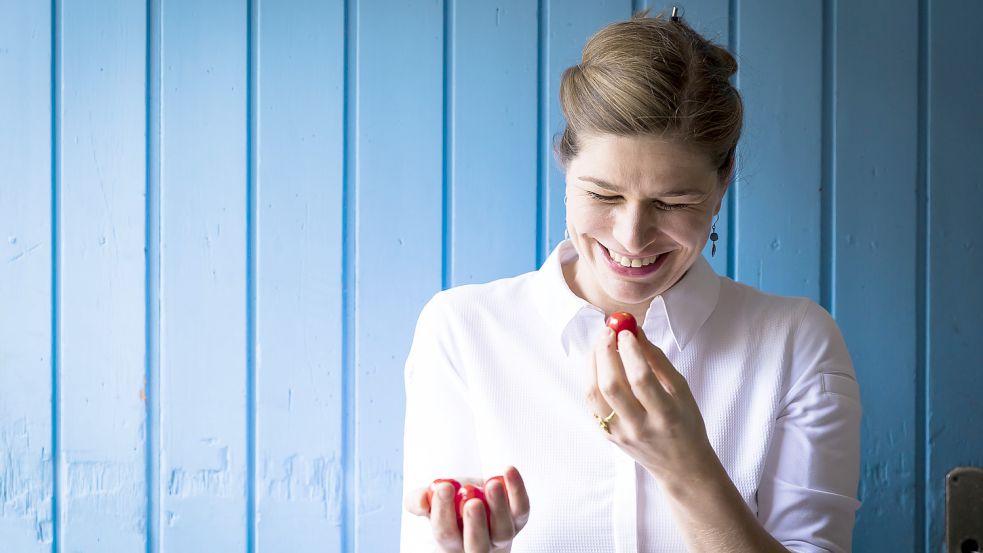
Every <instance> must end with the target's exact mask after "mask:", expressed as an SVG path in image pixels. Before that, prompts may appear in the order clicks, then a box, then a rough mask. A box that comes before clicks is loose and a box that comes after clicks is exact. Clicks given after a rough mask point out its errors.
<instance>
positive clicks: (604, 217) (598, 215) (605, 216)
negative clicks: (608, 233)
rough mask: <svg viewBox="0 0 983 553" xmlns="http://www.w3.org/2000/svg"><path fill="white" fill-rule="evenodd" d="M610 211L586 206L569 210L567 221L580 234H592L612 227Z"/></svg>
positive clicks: (573, 207) (572, 207)
mask: <svg viewBox="0 0 983 553" xmlns="http://www.w3.org/2000/svg"><path fill="white" fill-rule="evenodd" d="M610 219H611V218H610V213H609V210H606V209H603V208H591V207H585V206H576V207H575V206H571V208H568V209H567V220H568V221H569V222H570V223H571V224H572V225H573V228H574V230H575V231H576V232H577V233H578V234H590V233H592V232H597V231H600V230H603V229H605V228H609V227H610Z"/></svg>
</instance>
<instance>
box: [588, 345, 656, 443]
mask: <svg viewBox="0 0 983 553" xmlns="http://www.w3.org/2000/svg"><path fill="white" fill-rule="evenodd" d="M621 334H622V335H625V334H631V332H629V331H627V330H625V331H622V332H621ZM597 387H598V389H600V390H601V395H602V396H604V399H605V401H607V402H608V404H609V405H611V408H612V409H614V410H615V411H616V412H617V413H618V416H619V417H621V419H622V420H623V421H625V422H628V423H630V424H637V423H638V422H640V421H641V419H643V418H644V417H645V409H643V408H642V404H641V403H639V402H638V399H637V398H636V397H635V394H633V393H632V390H631V385H630V384H629V383H628V377H627V376H626V375H625V367H624V365H623V364H622V363H621V356H620V355H618V349H617V341H616V338H615V335H614V331H608V333H607V338H606V340H605V342H604V347H603V349H601V350H599V351H598V352H597ZM601 416H602V417H603V416H607V413H601Z"/></svg>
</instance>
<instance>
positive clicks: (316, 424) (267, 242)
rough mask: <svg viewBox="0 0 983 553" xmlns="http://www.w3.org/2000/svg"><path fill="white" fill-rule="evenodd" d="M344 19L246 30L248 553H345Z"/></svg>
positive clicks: (263, 22) (279, 17) (317, 18)
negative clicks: (252, 280) (251, 56)
mask: <svg viewBox="0 0 983 553" xmlns="http://www.w3.org/2000/svg"><path fill="white" fill-rule="evenodd" d="M343 9H344V6H343V5H342V4H339V3H323V2H315V1H312V0H292V1H290V2H279V1H278V2H260V3H259V12H258V18H257V19H256V20H255V21H254V25H258V28H257V36H258V37H259V41H258V44H254V46H253V47H254V48H255V49H257V53H258V56H259V58H258V59H259V63H258V70H259V72H258V74H257V75H255V76H254V79H256V81H257V98H256V105H257V113H256V128H257V131H258V132H257V138H256V152H257V158H256V168H257V176H256V187H257V190H256V200H257V201H256V207H257V210H258V211H257V219H256V226H257V250H256V259H257V261H256V263H257V283H256V287H257V299H256V301H257V304H256V315H257V322H256V338H257V344H258V348H257V350H258V351H257V360H256V378H257V413H256V421H257V469H258V471H259V473H258V475H257V492H256V493H257V510H258V513H257V517H258V522H257V524H258V531H257V532H258V533H257V546H258V547H257V550H258V551H296V552H304V551H310V552H314V551H342V542H341V539H342V534H341V532H342V527H341V524H342V502H343V496H342V439H343V436H342V420H343V413H342V396H343V394H344V390H343V386H342V366H341V360H342V354H341V338H342V334H341V328H342V321H341V319H340V318H339V314H340V313H341V294H340V291H341V286H342V284H341V275H342V267H341V261H342V258H341V255H342V252H341V247H342V205H343V203H342V185H343V182H342V178H343V174H342V163H343V155H344V145H343V143H342V140H343V131H344V129H343V124H344V121H343V116H344V113H343V108H344V96H343V95H344V13H343Z"/></svg>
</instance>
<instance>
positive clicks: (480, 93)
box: [445, 0, 538, 285]
mask: <svg viewBox="0 0 983 553" xmlns="http://www.w3.org/2000/svg"><path fill="white" fill-rule="evenodd" d="M536 16H537V13H536V4H535V3H533V2H528V1H524V0H502V1H499V2H492V3H477V2H458V3H457V4H456V5H455V9H454V14H453V18H452V19H451V20H450V21H449V29H448V31H447V32H448V34H449V37H448V38H449V40H450V44H451V48H450V51H449V52H448V55H449V59H448V60H447V62H446V63H447V64H448V67H449V70H450V73H449V74H448V75H446V76H445V79H448V81H449V83H448V84H449V92H450V97H449V98H448V102H449V104H448V106H447V109H448V110H450V111H449V113H448V115H447V117H448V118H449V121H448V126H449V131H450V133H449V136H448V137H446V140H447V141H448V146H449V147H448V151H447V152H446V153H445V156H446V159H445V162H446V163H448V167H449V169H450V172H449V177H448V178H449V179H450V182H449V183H448V187H449V188H451V189H452V194H451V198H452V202H451V206H450V209H451V214H450V222H451V225H450V227H451V228H449V229H448V230H447V232H449V233H451V234H452V236H451V244H452V251H451V252H450V253H451V256H452V257H451V260H450V261H451V279H450V282H449V283H448V284H450V285H458V284H467V283H473V282H487V281H490V280H494V279H496V278H501V277H505V276H512V275H516V274H519V273H524V272H526V271H530V270H533V269H535V268H536V241H535V236H536V200H537V198H536V176H537V175H536V170H537V167H536V155H537V153H536V109H537V104H536V102H537V99H536V94H537V83H538V80H537V75H536V70H537V67H536V59H537V54H536V47H537V43H536V41H537V19H536Z"/></svg>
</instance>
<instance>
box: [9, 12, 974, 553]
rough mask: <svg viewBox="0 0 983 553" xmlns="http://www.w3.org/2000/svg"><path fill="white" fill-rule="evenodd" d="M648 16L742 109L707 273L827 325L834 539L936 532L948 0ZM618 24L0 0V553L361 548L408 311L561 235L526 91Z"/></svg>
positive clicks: (963, 75) (947, 425) (396, 458)
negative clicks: (840, 531) (853, 378)
mask: <svg viewBox="0 0 983 553" xmlns="http://www.w3.org/2000/svg"><path fill="white" fill-rule="evenodd" d="M679 5H680V7H681V8H682V10H683V16H684V17H685V18H686V19H687V20H688V21H689V22H690V23H691V24H692V25H693V26H694V27H695V28H696V29H698V30H699V31H701V32H703V33H705V34H706V35H708V36H710V37H712V38H714V39H715V40H716V41H718V42H719V43H721V44H724V45H727V46H729V47H730V48H731V50H732V51H734V52H735V54H736V56H737V59H738V62H739V64H740V68H741V69H740V71H739V73H738V75H737V76H736V77H735V78H734V83H735V84H736V85H737V86H738V88H739V89H740V90H741V91H742V93H743V95H744V99H745V106H746V119H745V125H746V127H745V134H744V137H743V139H742V142H741V144H740V146H739V148H738V170H737V179H736V181H735V182H734V183H733V185H732V188H731V189H730V191H729V193H728V196H727V199H726V201H725V204H724V207H723V209H722V211H721V214H720V220H719V222H718V225H717V231H718V233H720V235H721V240H720V243H719V244H718V250H717V255H716V256H715V257H713V258H712V259H711V264H712V265H713V267H714V268H715V269H716V270H717V272H718V273H720V274H724V275H728V276H730V277H732V278H735V279H737V280H739V281H741V282H745V283H748V284H751V285H753V286H756V287H759V288H761V289H762V290H764V291H767V292H773V293H779V294H786V295H796V296H805V297H808V298H811V299H813V300H816V301H818V302H820V303H821V304H822V305H823V306H824V307H826V308H827V309H829V310H831V311H832V312H833V314H834V316H835V317H836V319H837V322H838V323H839V325H840V327H841V328H842V330H843V333H844V335H845V338H846V341H847V343H848V345H849V347H850V350H851V353H852V355H853V358H854V361H855V365H856V368H857V373H858V378H859V380H860V384H861V390H862V394H863V400H864V408H865V416H864V421H863V461H862V481H861V485H860V489H859V492H860V496H861V499H862V500H863V506H862V507H861V510H860V512H859V515H858V519H857V521H858V522H857V526H856V531H855V536H856V540H855V541H856V544H855V545H856V547H855V549H856V550H857V551H868V550H871V551H873V550H891V551H937V550H939V549H940V548H941V543H942V538H943V531H944V521H943V514H944V513H943V499H944V497H943V493H942V490H943V489H944V488H943V484H944V480H943V479H944V475H945V473H946V472H948V471H949V470H950V469H951V468H953V467H955V466H959V465H977V466H979V465H983V449H981V448H980V447H979V445H978V444H980V443H983V434H981V432H983V431H981V428H980V427H979V425H975V424H973V421H975V420H976V419H977V418H978V416H977V415H978V413H980V412H983V405H981V403H980V402H981V399H980V397H981V396H980V395H979V393H978V392H977V391H978V390H979V389H981V387H983V382H981V381H980V374H981V372H980V370H979V366H980V363H979V361H978V359H977V358H976V355H975V353H976V352H975V349H974V346H976V345H977V344H978V343H979V342H980V340H981V338H983V327H981V321H983V318H981V317H980V316H979V313H980V312H981V311H983V296H981V294H980V292H979V289H980V288H979V286H976V284H975V283H976V281H977V280H978V277H979V275H980V274H981V273H983V255H980V254H979V249H980V244H979V240H977V239H976V238H974V237H975V234H974V232H975V230H974V229H975V225H976V219H977V218H978V217H977V215H978V213H977V211H978V210H979V207H980V206H981V205H983V192H981V191H983V174H981V173H980V171H979V170H978V169H975V168H974V167H975V166H974V165H973V162H974V161H975V159H976V158H977V157H979V153H980V152H981V151H983V142H981V140H983V137H981V134H983V131H981V129H983V112H981V108H980V104H979V99H980V98H981V97H983V80H981V77H980V75H983V71H980V70H981V69H983V67H981V66H980V62H979V59H978V56H976V55H975V52H976V50H977V49H974V46H975V45H974V43H972V42H971V38H970V37H972V36H974V30H975V27H974V25H978V22H979V21H983V6H981V5H980V4H979V2H975V1H973V0H962V1H958V2H952V3H948V4H945V5H942V4H941V3H939V2H933V1H932V0H906V1H904V2H900V3H898V2H886V1H885V2H867V3H862V4H856V3H847V2H842V1H837V0H827V1H819V0H811V1H808V2H798V3H795V4H794V5H793V4H788V5H786V3H777V2H775V3H770V5H768V4H760V3H754V2H740V1H735V0H699V1H697V0H693V1H685V2H681V3H680V4H679ZM645 7H651V8H653V11H654V12H659V11H662V10H668V9H669V8H671V5H670V4H667V3H661V2H660V3H652V5H651V6H649V5H648V3H647V2H646V1H644V0H635V1H631V0H603V1H596V0H583V1H581V0H576V1H564V2H559V1H555V0H539V1H537V2H525V1H514V0H503V1H500V2H491V3H480V2H479V3H474V2H454V1H451V0H446V1H438V2H432V1H422V0H421V1H418V0H414V1H411V2H378V1H368V0H346V1H344V2H318V1H315V0H284V1H273V0H251V1H246V0H236V1H233V0H221V1H213V2H193V1H187V0H150V1H149V2H146V3H143V2H136V3H134V2H124V1H121V0H104V1H101V2H97V3H89V2H80V1H79V0H55V1H54V2H52V3H50V4H48V3H44V2H40V3H39V2H13V1H11V0H0V13H2V14H3V16H2V17H0V337H2V338H0V544H2V546H0V549H3V550H4V551H8V550H9V551H15V552H18V553H20V552H32V553H33V552H39V553H48V552H54V553H57V552H59V551H65V552H69V551H87V552H88V551H147V552H148V553H155V552H173V553H176V552H182V553H183V552H186V551H192V552H193V551H223V552H224V551H230V552H234V551H241V552H256V551H264V552H274V551H297V552H302V551H310V552H315V551H340V552H345V553H356V552H361V553H369V552H376V551H392V550H395V548H396V544H397V541H398V532H399V516H400V510H401V505H400V493H401V488H402V485H403V482H402V474H401V466H402V416H403V383H402V379H401V375H402V369H403V360H404V359H405V356H406V353H407V350H408V348H409V344H410V340H411V337H412V331H413V327H414V323H415V321H416V317H417V315H418V313H419V311H420V309H421V307H422V306H423V304H424V303H425V302H426V301H427V300H428V299H429V298H430V297H432V295H433V294H434V293H436V292H437V291H439V290H440V289H441V288H445V287H449V286H455V285H460V284H468V283H475V282H485V281H488V280H492V279H496V278H500V277H506V276H512V275H515V274H518V273H522V272H525V271H529V270H533V269H535V268H536V267H537V266H538V265H539V264H540V263H541V262H542V261H543V259H545V257H546V255H547V254H548V253H549V251H550V250H551V249H552V248H553V246H555V245H556V244H557V243H558V242H559V241H560V240H561V239H562V237H563V231H564V227H565V224H564V216H565V215H564V207H563V196H564V184H565V183H564V176H563V173H562V171H561V170H560V169H559V168H558V167H557V166H556V165H555V163H554V161H553V154H552V139H553V137H554V136H555V135H556V134H557V133H558V132H560V131H561V130H562V128H563V124H564V122H563V117H562V113H561V111H560V106H559V103H558V100H557V97H558V93H559V82H560V76H561V75H562V73H563V71H564V70H565V69H566V68H567V67H569V66H570V65H572V64H576V63H578V62H579V60H580V51H581V48H582V46H583V44H584V42H585V41H586V40H587V39H588V37H589V36H590V35H591V34H592V33H594V32H595V31H597V30H598V29H599V28H600V27H602V26H603V25H605V24H607V23H609V22H612V21H617V20H620V19H624V18H627V17H628V16H629V15H630V14H631V13H632V11H634V10H638V9H642V8H645ZM705 254H706V255H707V256H708V257H709V245H708V248H707V251H706V252H705ZM420 484H421V485H422V484H425V483H420Z"/></svg>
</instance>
